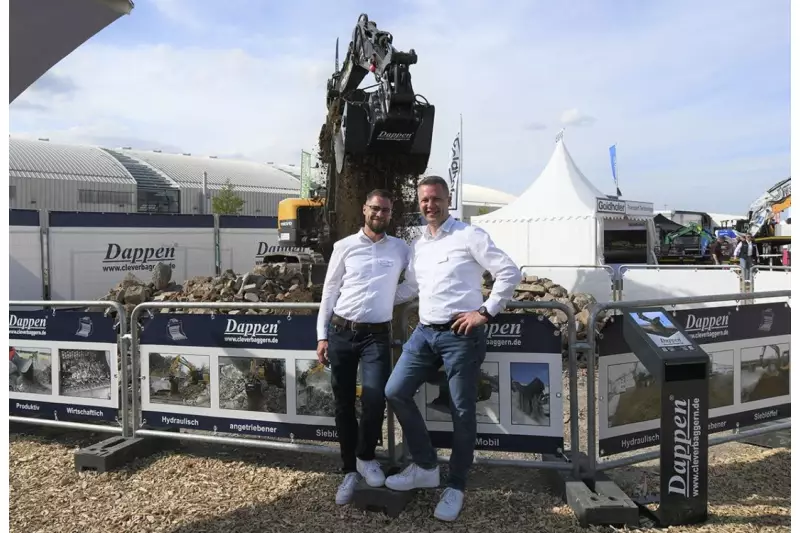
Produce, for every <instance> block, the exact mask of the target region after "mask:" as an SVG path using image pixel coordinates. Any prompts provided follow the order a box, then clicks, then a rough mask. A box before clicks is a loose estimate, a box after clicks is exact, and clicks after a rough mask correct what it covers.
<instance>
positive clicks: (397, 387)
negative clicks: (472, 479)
mask: <svg viewBox="0 0 800 533" xmlns="http://www.w3.org/2000/svg"><path fill="white" fill-rule="evenodd" d="M485 357H486V328H485V327H481V328H476V329H473V330H472V331H471V332H470V333H469V334H467V335H457V334H456V333H453V332H452V331H436V330H434V329H431V328H427V327H424V326H423V325H421V324H420V325H418V326H417V328H416V329H415V330H414V333H412V334H411V337H410V338H409V339H408V342H406V344H405V346H403V354H402V355H401V356H400V360H399V361H398V362H397V365H396V366H395V368H394V371H393V372H392V375H391V377H390V378H389V382H388V383H387V384H386V399H387V400H388V401H389V405H391V407H392V411H394V414H395V416H397V420H398V421H399V422H400V425H401V426H402V427H403V437H404V439H405V441H406V443H407V444H408V449H409V452H410V453H411V458H412V460H413V461H414V462H415V463H416V464H417V465H418V466H420V467H422V468H425V469H431V468H434V467H435V466H436V464H437V460H436V450H435V449H434V448H433V445H432V444H431V439H430V435H429V434H428V430H427V428H426V426H425V419H424V418H423V416H422V414H421V413H420V411H419V408H418V407H417V404H416V402H415V401H414V395H415V394H416V392H417V389H419V388H420V387H421V386H422V385H423V383H424V382H425V381H427V380H428V379H430V378H431V376H433V375H434V374H435V373H436V371H437V370H438V368H439V367H440V366H441V365H442V364H444V368H445V373H446V374H447V381H448V385H449V387H450V399H451V403H450V412H451V414H452V417H453V449H452V454H451V455H450V475H449V477H448V480H447V486H448V487H453V488H455V489H458V490H464V489H465V487H466V484H467V474H468V472H469V468H470V466H471V465H472V461H473V458H474V454H475V438H476V436H477V435H476V434H477V426H478V423H477V419H476V413H475V411H476V403H477V400H478V387H477V382H478V376H479V372H480V367H481V364H483V360H484V359H485Z"/></svg>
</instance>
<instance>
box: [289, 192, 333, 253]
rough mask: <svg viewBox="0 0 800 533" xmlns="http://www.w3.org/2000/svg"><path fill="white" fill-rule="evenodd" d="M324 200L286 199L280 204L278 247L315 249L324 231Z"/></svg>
mask: <svg viewBox="0 0 800 533" xmlns="http://www.w3.org/2000/svg"><path fill="white" fill-rule="evenodd" d="M324 206H325V199H324V198H286V199H284V200H281V201H280V203H279V204H278V246H281V247H287V248H306V247H315V246H317V245H318V244H319V241H320V236H321V235H320V233H321V231H322V229H323V224H322V218H323V209H324Z"/></svg>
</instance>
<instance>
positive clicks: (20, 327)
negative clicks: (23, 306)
mask: <svg viewBox="0 0 800 533" xmlns="http://www.w3.org/2000/svg"><path fill="white" fill-rule="evenodd" d="M8 334H9V335H14V336H17V337H41V336H43V335H47V317H41V318H19V317H18V316H17V315H14V314H10V315H9V316H8Z"/></svg>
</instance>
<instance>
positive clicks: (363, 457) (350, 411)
mask: <svg viewBox="0 0 800 533" xmlns="http://www.w3.org/2000/svg"><path fill="white" fill-rule="evenodd" d="M392 202H393V199H392V197H391V196H390V194H389V193H388V192H387V191H384V190H375V191H372V192H371V193H369V194H368V195H367V201H366V203H365V204H364V207H363V212H364V227H363V228H362V229H361V230H360V231H359V232H358V233H355V234H353V235H350V236H349V237H345V238H344V239H341V240H340V241H337V242H336V243H335V244H334V246H333V254H332V255H331V259H330V264H329V265H328V271H327V273H326V275H325V284H324V286H323V288H322V302H321V303H320V309H319V316H318V318H317V358H318V359H319V362H320V363H322V364H328V363H329V364H330V368H331V388H332V389H333V397H334V414H335V419H336V430H337V432H338V434H339V446H340V449H341V457H342V462H343V465H342V471H343V472H344V474H345V476H344V481H342V483H341V485H340V486H339V489H338V491H337V492H336V503H337V504H339V505H345V504H347V503H350V502H351V501H352V498H353V492H354V490H355V487H356V485H357V484H358V482H359V481H360V480H361V478H362V477H363V478H364V479H365V481H366V482H367V484H368V485H369V486H371V487H380V486H382V485H383V484H384V482H385V480H386V476H385V474H384V473H383V470H382V468H381V465H380V463H378V461H377V460H376V459H375V447H376V446H377V444H378V439H379V438H380V436H381V432H382V431H383V414H384V411H385V406H386V400H385V398H384V388H385V386H386V381H387V380H388V379H389V374H390V373H391V368H392V364H391V327H390V326H391V321H392V311H393V309H394V299H395V291H396V290H397V285H398V283H399V281H400V273H401V272H402V271H403V270H404V269H405V268H406V266H407V265H408V261H409V258H410V254H411V250H410V248H409V246H408V245H407V244H406V243H405V241H403V240H402V239H398V238H396V237H391V236H389V235H386V229H387V227H388V226H389V222H390V220H391V218H392ZM359 362H360V363H361V390H362V393H361V424H360V425H359V423H358V419H357V418H356V379H357V376H358V364H359Z"/></svg>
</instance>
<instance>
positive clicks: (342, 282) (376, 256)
mask: <svg viewBox="0 0 800 533" xmlns="http://www.w3.org/2000/svg"><path fill="white" fill-rule="evenodd" d="M410 256H411V249H410V248H409V246H408V245H407V244H406V243H405V241H403V240H402V239H398V238H397V237H392V236H389V235H385V236H384V237H383V238H382V239H381V240H379V241H378V242H372V240H371V239H370V238H369V237H367V236H366V234H365V233H364V230H363V229H362V230H360V231H359V232H358V233H354V234H353V235H350V236H349V237H345V238H344V239H341V240H339V241H337V242H336V243H335V244H334V245H333V253H332V254H331V260H330V262H329V264H328V271H327V273H326V274H325V285H324V286H323V287H322V302H321V303H320V309H319V315H318V317H317V340H326V339H327V338H328V324H329V323H330V320H331V316H332V315H333V313H336V314H337V315H339V316H340V317H342V318H345V319H347V320H350V321H353V322H366V323H380V322H389V321H390V320H391V319H392V311H393V309H394V297H395V291H396V289H397V284H398V282H399V281H400V273H401V272H402V271H403V269H405V268H406V266H407V265H408V261H409V259H410Z"/></svg>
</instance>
